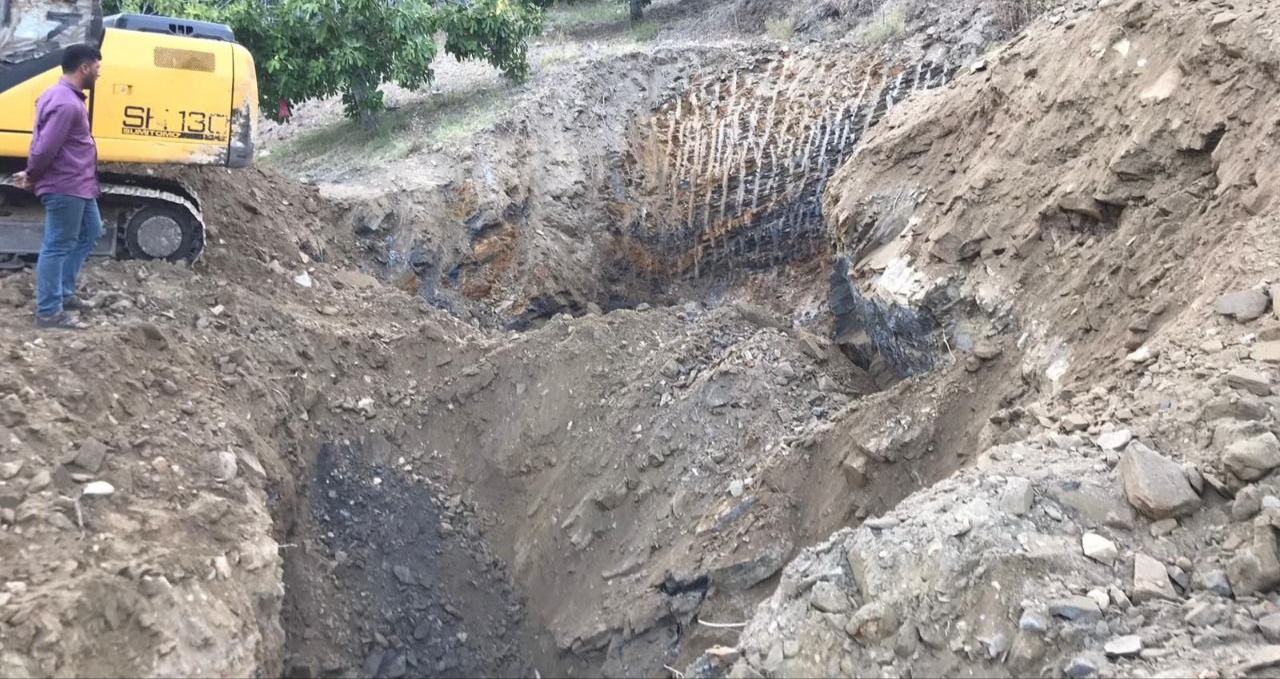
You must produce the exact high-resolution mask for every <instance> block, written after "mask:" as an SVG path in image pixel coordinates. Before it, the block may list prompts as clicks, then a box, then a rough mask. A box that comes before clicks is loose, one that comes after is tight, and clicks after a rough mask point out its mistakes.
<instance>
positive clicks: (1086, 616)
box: [1049, 568, 1164, 622]
mask: <svg viewBox="0 0 1280 679" xmlns="http://www.w3.org/2000/svg"><path fill="white" fill-rule="evenodd" d="M1161 572H1164V569H1163V568H1162V569H1161ZM1049 615H1052V616H1054V617H1056V618H1062V619H1064V620H1071V621H1082V622H1092V621H1094V620H1101V619H1102V609H1101V608H1099V607H1098V602H1097V601H1094V600H1093V599H1092V598H1090V597H1087V596H1079V595H1076V596H1069V597H1064V598H1062V599H1054V600H1053V601H1050V602H1049Z"/></svg>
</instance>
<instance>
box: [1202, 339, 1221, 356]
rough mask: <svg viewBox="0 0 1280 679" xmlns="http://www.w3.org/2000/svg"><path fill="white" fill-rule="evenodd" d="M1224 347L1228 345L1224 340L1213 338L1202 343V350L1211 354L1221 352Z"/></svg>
mask: <svg viewBox="0 0 1280 679" xmlns="http://www.w3.org/2000/svg"><path fill="white" fill-rule="evenodd" d="M1224 349H1226V347H1225V346H1223V344H1222V340H1216V339H1211V340H1205V341H1204V342H1201V343H1200V351H1203V352H1204V353H1206V354H1209V355H1213V354H1220V353H1222V351H1223V350H1224Z"/></svg>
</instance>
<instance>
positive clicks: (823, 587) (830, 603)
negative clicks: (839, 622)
mask: <svg viewBox="0 0 1280 679" xmlns="http://www.w3.org/2000/svg"><path fill="white" fill-rule="evenodd" d="M809 605H811V606H813V607H814V608H816V609H817V610H819V611H822V612H823V613H843V612H845V611H847V610H849V597H848V596H847V595H845V593H844V591H843V590H841V589H840V587H839V586H838V585H836V584H835V583H832V582H828V581H826V580H823V581H821V582H819V583H817V584H815V585H814V586H813V591H812V593H811V594H810V595H809Z"/></svg>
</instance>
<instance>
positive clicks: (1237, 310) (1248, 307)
mask: <svg viewBox="0 0 1280 679" xmlns="http://www.w3.org/2000/svg"><path fill="white" fill-rule="evenodd" d="M1270 301H1271V300H1269V299H1268V298H1267V295H1266V293H1264V292H1263V291H1261V290H1257V289H1254V290H1241V291H1240V292H1230V293H1227V294H1225V295H1221V296H1219V297H1218V299H1217V300H1215V301H1214V303H1213V310H1214V311H1216V312H1218V314H1220V315H1222V316H1231V317H1233V318H1235V319H1236V320H1237V321H1240V322H1241V323H1247V322H1249V321H1252V320H1254V319H1256V318H1260V317H1261V316H1262V315H1263V314H1265V313H1267V305H1268V304H1269V303H1270Z"/></svg>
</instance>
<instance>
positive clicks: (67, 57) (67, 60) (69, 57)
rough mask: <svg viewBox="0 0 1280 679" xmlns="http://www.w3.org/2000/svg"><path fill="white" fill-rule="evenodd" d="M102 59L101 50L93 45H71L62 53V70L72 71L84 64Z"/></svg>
mask: <svg viewBox="0 0 1280 679" xmlns="http://www.w3.org/2000/svg"><path fill="white" fill-rule="evenodd" d="M95 61H102V52H100V51H98V48H97V47H94V46H93V45H84V44H79V45H72V46H70V47H68V48H67V51H65V52H63V53H62V72H63V73H74V72H75V71H76V70H77V69H79V68H80V67H81V66H83V65H84V64H91V63H93V62H95Z"/></svg>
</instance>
